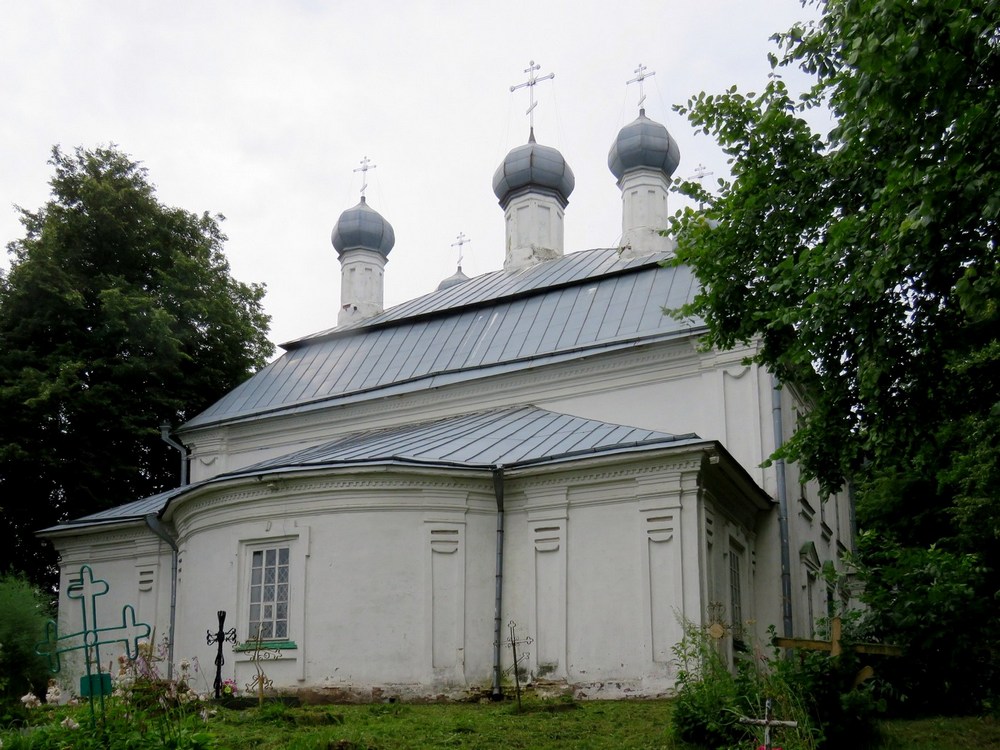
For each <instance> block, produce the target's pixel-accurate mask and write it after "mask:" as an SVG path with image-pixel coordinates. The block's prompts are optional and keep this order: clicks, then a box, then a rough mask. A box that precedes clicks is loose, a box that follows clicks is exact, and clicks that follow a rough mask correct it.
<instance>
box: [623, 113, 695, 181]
mask: <svg viewBox="0 0 1000 750" xmlns="http://www.w3.org/2000/svg"><path fill="white" fill-rule="evenodd" d="M680 160H681V151H680V149H679V148H678V147H677V141H675V140H674V139H673V138H672V137H671V135H670V133H668V132H667V129H666V128H665V127H664V126H663V125H661V124H660V123H658V122H655V121H653V120H650V119H649V118H648V117H646V110H644V109H640V110H639V117H638V118H637V119H635V120H633V121H632V122H630V123H629V124H628V125H626V126H625V127H623V128H622V129H621V130H619V131H618V137H617V138H615V142H614V143H612V144H611V150H610V151H609V152H608V169H610V170H611V173H612V174H613V175H614V176H615V178H616V179H619V180H620V179H621V178H622V176H623V175H624V174H625V173H626V172H628V171H629V170H630V169H657V170H660V171H661V172H663V173H664V174H666V175H667V176H668V177H669V176H670V175H672V174H673V173H674V170H676V169H677V165H678V164H679V163H680Z"/></svg>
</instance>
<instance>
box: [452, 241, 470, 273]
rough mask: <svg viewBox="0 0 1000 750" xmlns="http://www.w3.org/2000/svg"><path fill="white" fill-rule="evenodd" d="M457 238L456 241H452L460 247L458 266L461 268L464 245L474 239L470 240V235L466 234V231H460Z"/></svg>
mask: <svg viewBox="0 0 1000 750" xmlns="http://www.w3.org/2000/svg"><path fill="white" fill-rule="evenodd" d="M455 240H456V241H455V242H452V243H451V246H452V247H457V248H458V267H459V269H460V270H461V268H462V245H465V244H466V243H469V242H472V240H470V239H469V238H468V237H466V236H465V232H459V233H458V236H457V237H456V238H455Z"/></svg>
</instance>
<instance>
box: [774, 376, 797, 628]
mask: <svg viewBox="0 0 1000 750" xmlns="http://www.w3.org/2000/svg"><path fill="white" fill-rule="evenodd" d="M771 417H772V419H773V422H774V450H775V451H778V450H781V447H782V446H783V445H784V443H785V440H784V437H783V435H782V426H781V423H782V415H781V383H779V382H778V378H777V377H775V376H774V374H773V373H772V374H771ZM774 470H775V474H776V475H777V480H778V487H777V489H778V534H779V536H780V537H781V616H782V632H783V634H784V636H785V638H791V637H792V635H793V628H792V555H791V550H790V546H791V545H790V542H789V538H788V488H787V486H786V484H785V459H783V458H778V459H776V460H775V462H774Z"/></svg>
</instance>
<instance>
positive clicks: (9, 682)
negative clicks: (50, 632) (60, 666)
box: [0, 574, 50, 713]
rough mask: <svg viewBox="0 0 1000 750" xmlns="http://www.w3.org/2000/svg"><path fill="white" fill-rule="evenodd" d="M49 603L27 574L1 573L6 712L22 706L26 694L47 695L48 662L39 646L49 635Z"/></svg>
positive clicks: (1, 682)
mask: <svg viewBox="0 0 1000 750" xmlns="http://www.w3.org/2000/svg"><path fill="white" fill-rule="evenodd" d="M49 616H50V615H49V603H48V602H47V601H46V599H45V597H44V596H43V595H42V593H41V592H40V591H39V590H38V589H36V588H34V587H33V586H32V585H31V584H30V583H28V582H27V581H26V580H25V579H24V578H22V577H20V576H16V575H10V574H5V575H3V576H0V702H2V707H3V711H4V713H9V712H10V711H11V710H12V709H13V710H15V711H16V710H17V709H18V708H19V707H20V698H21V696H22V695H24V694H26V693H28V692H33V693H35V694H36V695H45V687H46V684H47V682H48V679H49V677H50V673H49V667H48V662H47V660H46V659H45V657H42V656H39V655H38V653H37V652H36V651H35V646H36V645H38V643H39V642H40V641H42V640H44V638H45V623H46V622H47V621H48V619H49Z"/></svg>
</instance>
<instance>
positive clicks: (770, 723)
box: [739, 698, 799, 750]
mask: <svg viewBox="0 0 1000 750" xmlns="http://www.w3.org/2000/svg"><path fill="white" fill-rule="evenodd" d="M739 722H740V724H750V725H751V726H757V727H764V745H763V747H764V750H772V746H771V728H772V727H797V726H798V725H799V723H798V722H797V721H782V720H781V719H775V718H772V714H771V699H770V698H768V699H767V700H766V701H764V718H763V719H750V718H747V717H746V716H741V717H740V719H739Z"/></svg>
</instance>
